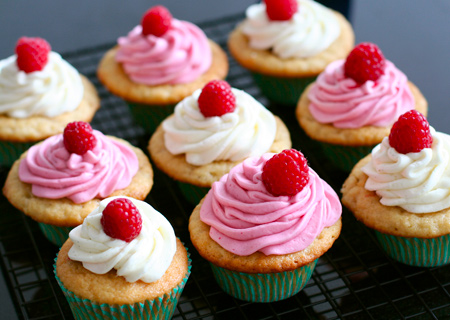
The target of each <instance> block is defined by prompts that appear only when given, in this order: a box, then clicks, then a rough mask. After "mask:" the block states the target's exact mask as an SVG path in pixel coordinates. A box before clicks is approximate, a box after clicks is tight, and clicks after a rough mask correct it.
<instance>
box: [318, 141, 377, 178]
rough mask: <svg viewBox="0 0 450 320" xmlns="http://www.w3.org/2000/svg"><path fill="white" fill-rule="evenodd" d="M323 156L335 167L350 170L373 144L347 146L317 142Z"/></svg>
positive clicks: (367, 152) (366, 153)
mask: <svg viewBox="0 0 450 320" xmlns="http://www.w3.org/2000/svg"><path fill="white" fill-rule="evenodd" d="M319 144H320V146H321V147H322V150H323V152H324V154H325V156H326V157H327V158H328V159H329V160H331V161H332V163H333V165H334V166H336V167H337V168H339V169H341V170H343V171H346V172H350V171H352V169H353V167H354V166H355V164H357V163H358V161H359V160H361V159H362V158H364V157H365V156H367V155H368V154H369V153H370V152H371V151H372V149H373V147H374V146H359V147H349V146H340V145H335V144H331V143H325V142H319Z"/></svg>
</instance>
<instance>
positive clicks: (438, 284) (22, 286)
mask: <svg viewBox="0 0 450 320" xmlns="http://www.w3.org/2000/svg"><path fill="white" fill-rule="evenodd" d="M241 18H242V16H232V17H228V18H223V19H220V20H216V21H214V22H211V23H204V24H201V25H200V26H201V27H202V28H203V29H204V30H205V32H206V33H207V35H208V36H209V37H211V38H213V39H215V40H216V41H217V42H218V43H219V44H221V45H222V46H223V47H225V43H226V38H227V35H228V33H229V32H230V30H231V29H232V28H233V27H234V25H235V24H236V22H237V21H239V20H240V19H241ZM112 45H113V44H112V43H108V44H105V45H103V46H97V47H93V48H88V49H85V50H80V51H76V52H69V53H66V54H64V55H63V56H64V57H65V58H66V59H67V60H68V61H69V62H71V63H72V64H73V65H74V66H75V67H76V68H77V69H78V70H79V71H80V72H81V73H83V74H85V75H87V76H88V77H89V78H90V79H91V80H92V82H93V83H94V84H95V85H96V86H97V89H98V90H99V93H100V96H101V98H102V108H101V109H100V111H99V112H98V113H97V115H96V117H95V118H94V121H93V123H92V124H93V127H94V128H96V129H98V130H101V131H103V132H104V133H106V134H112V135H115V136H118V137H121V138H124V139H127V140H129V141H130V142H131V143H132V144H134V145H137V146H139V147H141V148H142V149H143V150H146V145H147V141H148V139H149V136H148V135H147V134H145V133H144V132H143V130H141V129H140V128H139V127H136V126H135V125H134V124H133V122H132V119H131V117H130V114H129V111H128V109H127V107H126V105H125V103H124V102H123V101H122V100H120V99H119V98H116V97H113V96H111V95H110V94H109V93H108V92H106V90H105V89H104V88H103V87H102V86H101V85H100V84H99V82H98V80H97V79H96V76H95V70H96V67H97V64H98V61H99V59H100V58H101V56H102V55H103V54H104V52H105V51H106V50H107V49H109V48H110V47H111V46H112ZM230 63H231V69H230V75H229V77H228V80H229V82H230V83H231V85H232V86H233V87H237V88H241V89H243V90H245V91H247V92H248V93H250V94H251V95H253V96H255V97H256V98H257V99H259V100H260V101H261V102H263V104H265V105H268V103H267V101H266V100H265V99H264V98H263V97H262V96H261V95H260V93H259V91H258V89H257V88H256V87H255V86H254V84H253V82H252V79H251V77H250V75H249V73H248V72H247V71H245V70H243V69H242V68H240V67H239V66H238V65H237V64H236V63H235V62H234V61H233V60H232V59H231V60H230ZM269 108H270V109H271V110H272V111H273V112H274V113H275V114H277V115H279V116H280V117H281V118H282V119H283V120H284V121H285V123H286V124H287V125H288V127H289V129H290V132H291V136H292V140H293V147H295V148H297V149H300V150H301V151H302V152H303V153H304V154H305V155H306V157H307V158H308V161H309V163H310V165H311V167H313V168H314V169H315V170H316V171H317V172H318V173H319V175H320V176H321V177H322V178H324V179H325V180H327V181H328V182H329V183H330V184H331V186H332V187H333V188H334V189H335V190H336V191H339V189H340V187H341V185H342V183H343V181H344V179H345V177H346V174H345V173H343V172H340V171H339V170H337V169H335V168H334V167H333V165H332V164H331V163H328V162H327V161H326V160H325V159H324V158H323V157H322V154H321V151H320V149H318V147H317V145H316V144H315V143H314V142H312V141H310V139H309V138H307V137H306V136H305V135H304V134H303V133H302V131H301V130H300V129H299V127H298V125H297V122H296V120H295V117H294V110H293V109H289V108H284V109H281V108H278V107H277V106H273V105H269ZM7 170H8V169H7V168H1V169H0V179H1V180H0V181H1V182H2V183H3V181H4V179H5V177H6V174H7ZM147 200H148V202H149V203H150V204H152V205H153V206H154V207H155V208H156V209H157V210H158V211H160V212H161V213H163V214H164V215H166V216H167V218H168V219H169V220H170V222H171V223H172V225H173V226H174V229H175V232H176V234H177V236H178V237H180V238H181V240H182V241H184V242H185V244H186V245H187V246H188V248H189V249H190V252H191V258H192V261H193V262H192V264H193V267H192V274H191V277H190V278H189V280H188V282H187V284H186V287H185V289H184V291H183V294H182V296H181V299H180V301H179V305H178V308H177V311H176V313H175V315H174V319H438V318H441V319H443V318H446V315H447V314H450V295H449V292H448V290H449V286H450V267H448V266H444V267H436V268H417V267H409V266H406V265H402V264H400V263H397V262H394V261H392V260H391V259H390V258H389V257H387V256H386V255H385V254H384V253H383V252H382V251H381V249H380V247H379V245H378V244H377V242H376V240H375V238H374V235H373V233H372V232H371V231H370V230H368V229H367V228H365V227H364V226H362V225H361V224H360V223H358V222H356V221H355V219H354V218H353V216H352V215H351V214H349V213H348V212H347V211H345V210H344V213H343V231H342V234H341V236H340V237H339V239H338V240H337V241H336V242H335V244H334V246H333V247H332V248H331V249H330V250H329V252H327V253H326V254H325V255H324V256H323V257H321V258H320V259H319V262H318V264H317V267H316V269H315V271H314V273H313V276H312V278H311V280H310V281H309V283H308V284H307V285H306V286H305V288H304V289H303V290H302V291H301V292H300V293H298V294H297V295H295V296H294V297H292V298H290V299H287V300H284V301H279V302H275V303H264V304H255V303H249V302H244V301H240V300H237V299H234V298H232V297H230V296H228V295H227V294H225V293H224V292H223V291H222V290H221V289H220V288H219V287H218V285H217V284H216V283H215V281H214V279H213V275H212V272H211V270H210V268H209V265H208V263H206V262H205V261H204V260H203V259H202V258H201V257H200V256H199V255H198V254H197V252H196V251H195V249H194V248H193V246H192V245H191V243H190V240H189V234H188V231H187V219H188V217H189V215H190V213H191V211H192V208H193V205H192V204H189V203H188V202H187V201H186V200H184V199H183V198H182V196H181V195H180V193H179V191H178V189H177V187H176V185H175V183H174V182H173V181H172V180H171V179H169V178H168V177H167V176H165V175H164V174H162V173H161V172H159V171H158V170H155V183H154V187H153V189H152V191H151V193H150V195H149V197H148V199H147ZM0 212H1V214H0V266H1V270H2V273H3V281H0V292H1V294H2V295H1V297H2V299H1V301H0V312H1V313H0V318H1V319H9V318H11V319H14V318H19V319H72V315H71V312H70V310H69V307H68V304H67V303H66V301H65V299H64V297H63V295H62V292H61V291H60V289H59V287H58V285H57V284H56V281H55V280H54V277H53V271H52V265H53V260H54V258H55V256H56V253H57V251H58V248H56V247H55V246H53V245H52V244H50V243H49V242H48V241H47V240H46V239H45V238H44V237H43V236H42V234H41V233H40V231H39V229H38V227H37V224H36V223H35V222H34V221H32V220H30V219H29V218H27V217H25V216H24V215H23V214H22V213H20V212H18V211H17V210H15V209H14V208H13V207H12V206H11V205H9V203H8V202H7V201H6V200H5V199H4V197H3V196H1V197H0ZM5 293H7V296H9V297H10V299H8V298H6V299H4V298H3V296H4V295H5ZM12 310H14V312H15V314H11V311H12Z"/></svg>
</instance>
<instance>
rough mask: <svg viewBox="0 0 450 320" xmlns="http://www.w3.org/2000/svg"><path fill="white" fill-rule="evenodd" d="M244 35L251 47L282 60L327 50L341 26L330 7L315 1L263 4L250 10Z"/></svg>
mask: <svg viewBox="0 0 450 320" xmlns="http://www.w3.org/2000/svg"><path fill="white" fill-rule="evenodd" d="M242 32H243V33H244V34H245V35H246V36H247V37H248V39H249V46H250V47H251V48H253V49H257V50H271V52H272V53H273V54H275V55H276V56H278V57H279V58H282V59H289V58H307V57H312V56H315V55H317V54H318V53H320V52H322V51H323V50H325V49H327V48H328V47H329V46H330V45H331V44H332V43H333V42H334V41H335V40H336V39H337V38H338V36H339V34H340V24H339V22H338V20H337V19H336V17H335V15H334V13H333V12H332V11H331V10H330V9H328V8H327V7H325V6H323V5H321V4H319V3H317V2H315V1H312V0H286V1H283V3H280V2H279V1H273V0H271V1H269V0H266V1H263V2H261V3H257V4H253V5H251V6H250V7H249V8H247V10H246V19H245V20H244V22H243V24H242Z"/></svg>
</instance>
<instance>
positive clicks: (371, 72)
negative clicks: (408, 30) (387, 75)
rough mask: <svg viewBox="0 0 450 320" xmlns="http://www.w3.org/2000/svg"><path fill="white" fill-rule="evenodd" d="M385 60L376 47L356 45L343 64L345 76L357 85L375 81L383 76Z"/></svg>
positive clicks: (368, 43) (370, 44) (373, 45)
mask: <svg viewBox="0 0 450 320" xmlns="http://www.w3.org/2000/svg"><path fill="white" fill-rule="evenodd" d="M385 65H386V60H385V59H384V56H383V52H381V50H380V48H378V46H377V45H375V44H373V43H370V42H363V43H360V44H358V45H357V46H356V47H355V48H353V50H352V51H351V52H350V53H349V55H348V56H347V60H346V61H345V64H344V72H345V76H346V77H348V78H352V79H353V80H355V81H356V82H358V83H359V84H363V83H364V82H366V81H367V80H372V81H376V80H378V78H379V77H381V76H382V75H383V74H384V68H385Z"/></svg>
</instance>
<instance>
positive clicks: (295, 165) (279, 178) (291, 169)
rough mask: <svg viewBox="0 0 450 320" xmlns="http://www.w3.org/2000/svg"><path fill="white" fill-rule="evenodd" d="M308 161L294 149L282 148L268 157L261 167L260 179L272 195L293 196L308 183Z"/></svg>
mask: <svg viewBox="0 0 450 320" xmlns="http://www.w3.org/2000/svg"><path fill="white" fill-rule="evenodd" d="M308 171H309V168H308V163H307V161H306V158H305V156H304V155H303V154H302V153H301V152H300V151H297V150H295V149H287V150H283V151H281V152H280V153H278V154H276V155H274V156H273V157H272V158H270V159H269V160H268V161H267V162H266V163H265V164H264V167H263V171H262V176H261V177H262V181H263V183H264V185H265V186H266V189H267V191H269V192H270V193H271V194H273V195H274V196H294V195H296V194H297V193H299V192H300V191H301V190H302V189H303V188H304V187H305V186H306V184H307V183H308V181H309V175H308Z"/></svg>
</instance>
